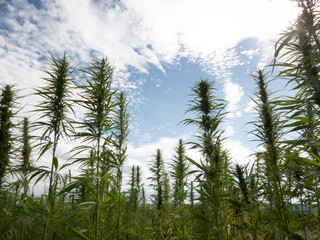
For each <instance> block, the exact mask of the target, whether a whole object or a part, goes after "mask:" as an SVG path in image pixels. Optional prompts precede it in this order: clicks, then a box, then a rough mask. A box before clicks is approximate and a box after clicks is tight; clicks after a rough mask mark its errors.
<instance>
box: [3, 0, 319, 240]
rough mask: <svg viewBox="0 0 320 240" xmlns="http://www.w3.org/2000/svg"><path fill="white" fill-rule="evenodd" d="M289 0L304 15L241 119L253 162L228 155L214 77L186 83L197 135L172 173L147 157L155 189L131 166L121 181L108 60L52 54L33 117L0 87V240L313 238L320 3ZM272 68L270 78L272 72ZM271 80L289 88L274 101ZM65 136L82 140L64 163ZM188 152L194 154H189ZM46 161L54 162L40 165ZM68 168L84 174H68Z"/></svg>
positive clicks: (118, 119)
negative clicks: (251, 112)
mask: <svg viewBox="0 0 320 240" xmlns="http://www.w3.org/2000/svg"><path fill="white" fill-rule="evenodd" d="M296 2H297V4H298V7H299V10H300V13H299V17H298V19H297V20H296V21H295V23H294V24H293V25H292V26H291V28H290V29H288V30H286V31H285V32H283V33H282V34H281V36H280V38H279V40H278V41H277V43H276V45H275V53H274V59H273V61H272V63H270V65H269V66H267V67H266V69H265V70H258V71H257V72H256V74H254V75H253V76H252V78H253V80H254V81H255V82H256V92H255V93H254V95H252V99H253V100H254V101H255V104H256V105H255V111H256V116H257V118H256V119H252V121H251V122H249V123H248V124H250V125H251V126H252V128H253V131H252V132H251V133H250V134H253V135H254V136H255V138H256V140H257V141H258V142H259V148H258V149H257V150H256V151H255V156H254V159H255V161H254V162H253V164H252V165H239V164H235V163H234V162H233V161H232V160H231V158H230V157H229V155H228V149H226V148H225V147H224V140H225V139H224V138H223V137H222V133H223V129H222V128H221V123H222V122H223V119H224V116H225V114H226V111H225V107H226V103H225V102H224V101H223V100H220V99H217V98H216V91H217V89H216V88H215V86H214V82H212V81H209V80H204V79H201V80H199V81H197V82H196V83H195V84H194V86H193V87H192V88H191V90H190V100H189V102H187V103H186V113H190V114H191V116H193V117H192V118H187V119H182V121H181V124H184V125H192V126H195V127H196V129H198V132H197V133H196V135H195V136H194V141H193V142H192V143H185V142H184V140H183V139H181V140H180V141H179V142H177V145H176V148H175V155H174V156H173V157H172V158H173V161H172V162H171V165H170V167H169V169H170V171H166V170H165V168H164V161H163V153H162V151H161V149H158V150H157V151H156V152H155V153H154V155H153V158H152V159H151V160H150V171H151V173H152V177H150V179H149V180H150V181H151V182H152V185H150V186H145V185H144V184H143V183H142V180H141V174H142V172H141V169H140V168H139V166H132V170H131V176H130V186H129V187H125V186H124V185H125V184H126V183H124V181H123V176H122V175H123V165H124V163H125V161H126V159H127V137H128V134H129V124H130V115H129V113H128V110H127V106H128V101H127V97H126V93H125V92H123V91H120V90H117V89H114V87H113V85H112V74H113V68H112V66H111V65H110V64H109V61H108V59H106V58H102V59H98V60H96V61H95V62H93V63H91V65H90V66H89V67H88V68H86V69H76V68H75V67H74V66H73V64H72V63H71V62H70V61H69V60H68V59H67V57H66V55H64V56H62V57H55V56H52V57H51V62H50V65H49V66H48V68H47V70H46V71H45V74H46V78H44V79H43V81H44V82H45V84H44V85H43V87H38V88H37V89H34V95H35V96H36V97H37V98H38V99H41V100H40V101H41V102H40V103H39V104H37V106H35V107H34V109H33V111H34V113H35V114H36V115H37V116H38V119H37V120H36V121H34V122H33V121H30V119H28V118H26V117H24V116H19V111H18V106H17V102H18V100H21V99H18V93H17V88H18V83H17V85H6V84H3V85H2V86H1V92H0V94H1V96H0V239H4V240H9V239H45V240H49V239H50V240H51V239H57V240H58V239H90V240H91V239H94V240H100V239H201V240H202V239H220V240H222V239H320V217H319V213H318V210H319V208H320V184H319V183H320V141H319V138H318V137H319V136H320V133H319V116H320V79H319V76H320V74H319V71H320V38H319V34H320V14H319V1H316V0H297V1H296ZM274 69H276V71H274V72H278V74H276V76H271V74H267V71H269V72H273V70H274ZM79 73H80V74H79ZM75 74H78V75H81V76H83V77H82V79H81V80H80V81H79V80H77V81H75V77H74V75H75ZM270 79H272V80H273V81H278V80H280V79H281V80H282V81H284V80H285V81H286V82H287V83H288V85H287V87H288V90H293V91H291V92H292V93H293V94H291V95H290V96H281V97H278V98H274V97H273V96H272V94H271V93H270V90H269V82H270ZM19 94H20V93H19ZM76 109H77V110H76ZM79 109H81V111H79ZM15 119H22V120H21V121H19V122H17V121H15ZM34 133H40V134H39V135H38V134H34ZM62 139H63V140H64V141H65V140H68V141H77V142H79V143H80V144H79V145H78V146H76V147H75V148H74V149H72V151H71V152H70V153H69V155H70V159H68V161H67V163H64V162H63V163H64V164H63V163H62V161H61V159H59V158H60V157H61V156H60V155H59V154H58V153H57V147H58V146H59V144H62ZM187 147H192V148H194V149H197V150H198V151H199V152H200V153H201V159H191V158H189V157H188V154H187V153H186V148H187ZM48 156H49V159H48V161H49V162H50V163H51V166H50V167H46V166H39V165H37V161H36V160H37V159H40V158H44V157H46V158H48ZM72 165H74V166H77V167H79V169H80V172H81V173H80V174H79V175H73V174H72V173H71V172H69V174H65V173H64V172H65V171H64V169H67V168H69V167H70V166H72ZM191 166H192V167H191ZM194 169H196V170H194ZM191 176H195V178H194V177H191ZM13 179H14V180H13ZM43 181H46V182H47V183H48V189H47V191H45V192H44V193H43V194H42V195H40V196H35V195H34V194H33V192H32V190H31V189H32V185H33V184H37V183H41V182H43ZM146 187H150V188H152V190H153V195H152V196H150V197H149V196H147V195H146V191H145V188H146ZM127 189H128V190H127Z"/></svg>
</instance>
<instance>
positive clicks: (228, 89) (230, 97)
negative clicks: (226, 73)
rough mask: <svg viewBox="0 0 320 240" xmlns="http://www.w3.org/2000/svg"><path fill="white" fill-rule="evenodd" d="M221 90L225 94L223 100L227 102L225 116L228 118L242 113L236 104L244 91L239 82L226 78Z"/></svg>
mask: <svg viewBox="0 0 320 240" xmlns="http://www.w3.org/2000/svg"><path fill="white" fill-rule="evenodd" d="M223 91H224V94H225V100H226V101H227V103H228V105H227V112H228V114H227V116H228V117H229V118H233V117H240V116H241V115H242V113H241V112H240V111H239V106H238V104H239V102H240V100H241V98H242V96H243V95H244V91H243V89H242V87H241V86H240V85H239V84H237V83H235V82H232V81H231V80H228V79H227V80H226V81H225V82H224V87H223Z"/></svg>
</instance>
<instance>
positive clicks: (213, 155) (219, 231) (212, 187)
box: [183, 79, 228, 239]
mask: <svg viewBox="0 0 320 240" xmlns="http://www.w3.org/2000/svg"><path fill="white" fill-rule="evenodd" d="M214 90H215V88H214V87H213V82H209V81H208V80H202V79H201V80H200V81H199V82H197V83H196V84H195V86H194V87H193V88H192V94H191V96H193V100H191V101H190V104H189V105H190V107H189V109H187V111H186V113H188V112H191V113H193V114H195V118H189V119H185V120H184V121H183V123H184V124H187V125H189V124H192V125H195V126H197V127H198V129H199V130H198V135H197V136H196V137H197V139H198V141H197V142H194V143H193V147H194V148H196V149H198V150H199V151H200V152H201V154H202V156H203V158H204V161H200V163H198V162H196V161H194V160H192V159H190V158H188V159H189V161H190V162H191V163H192V164H194V165H195V166H196V167H198V169H199V170H198V172H199V173H198V175H197V179H198V180H199V181H200V185H201V189H202V190H201V191H199V193H200V195H201V196H200V200H201V201H203V203H204V204H203V206H205V205H206V206H210V207H208V209H204V210H203V213H205V214H206V216H205V217H203V219H208V220H207V223H208V224H209V225H208V226H212V228H211V227H207V228H206V229H204V230H205V231H203V237H205V238H207V237H211V236H214V237H215V238H217V239H221V238H223V236H225V235H226V234H227V229H226V216H225V214H227V213H226V212H225V211H226V209H223V195H224V194H225V193H224V191H225V189H224V185H225V186H227V185H228V184H227V179H228V177H227V175H228V170H227V165H228V157H227V153H226V151H225V150H224V149H223V147H222V137H221V131H220V129H219V125H220V123H221V121H222V118H223V115H224V114H223V113H222V111H223V109H224V107H225V103H224V102H223V101H222V100H219V99H217V98H215V97H214V95H213V91H214ZM224 182H225V184H223V183H224ZM198 216H199V214H198ZM209 219H210V220H209Z"/></svg>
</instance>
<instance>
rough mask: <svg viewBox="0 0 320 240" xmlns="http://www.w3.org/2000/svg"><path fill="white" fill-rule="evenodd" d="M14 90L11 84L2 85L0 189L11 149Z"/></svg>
mask: <svg viewBox="0 0 320 240" xmlns="http://www.w3.org/2000/svg"><path fill="white" fill-rule="evenodd" d="M14 101H15V92H14V90H13V86H12V85H8V84H7V85H3V87H2V90H1V99H0V190H2V188H3V182H4V178H5V173H6V171H7V168H8V166H9V162H10V153H11V151H12V140H13V139H12V127H13V123H12V117H13V107H14Z"/></svg>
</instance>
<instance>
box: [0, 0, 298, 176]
mask: <svg viewBox="0 0 320 240" xmlns="http://www.w3.org/2000/svg"><path fill="white" fill-rule="evenodd" d="M296 12H297V9H296V7H295V6H294V4H293V3H292V2H291V1H288V0H243V1H239V0H230V1H220V0H197V1H196V0H161V1H159V0H118V1H111V0H103V1H102V0H101V1H100V0H81V1H80V0H68V1H65V0H56V1H52V0H43V1H36V0H29V1H27V0H15V1H9V0H0V72H1V75H0V82H1V83H10V84H16V86H17V87H18V88H19V89H23V93H31V92H32V88H33V87H36V86H41V84H42V81H41V79H42V78H43V77H44V76H45V75H44V73H43V71H42V70H43V69H44V68H46V66H47V65H46V64H47V63H48V56H50V55H54V56H61V55H62V54H63V52H64V51H66V52H67V56H68V57H69V59H70V60H71V61H72V62H73V63H74V64H76V65H77V66H79V67H85V66H87V64H88V62H90V61H92V60H94V59H96V58H97V57H102V56H106V57H108V58H109V60H110V62H111V63H112V65H113V66H114V68H115V72H114V83H115V85H116V86H118V87H120V88H121V89H124V90H126V91H127V92H128V96H129V100H130V108H129V110H130V114H131V134H130V136H129V143H128V161H127V163H126V165H125V172H126V174H128V172H129V169H130V166H131V165H132V164H135V165H140V166H141V168H142V171H143V174H144V177H145V179H146V178H147V177H148V176H149V172H148V164H149V162H150V160H151V158H152V154H153V153H155V151H156V149H157V148H160V149H162V150H163V153H164V159H165V162H166V163H169V162H170V159H171V158H172V153H173V152H172V151H173V148H174V147H175V146H176V144H177V142H178V139H179V138H183V139H184V140H185V141H192V140H193V138H192V136H193V135H194V134H195V132H194V131H195V129H194V128H192V127H188V126H181V125H179V122H180V121H182V120H183V119H184V118H186V115H184V112H185V110H186V109H187V104H188V100H190V97H188V95H189V94H190V93H191V92H190V88H191V87H192V86H193V85H194V83H195V81H198V80H200V78H203V79H205V78H208V79H210V80H214V81H215V83H216V84H215V86H216V88H217V89H218V90H217V92H216V94H217V96H218V97H219V98H221V99H224V100H225V101H226V102H227V104H228V105H227V111H228V112H229V113H228V114H227V116H226V118H225V122H224V123H223V128H224V129H225V136H226V137H228V139H227V140H226V141H225V146H226V148H228V149H229V151H230V155H231V156H232V158H233V160H234V161H238V162H241V163H246V162H248V161H249V160H250V158H249V157H248V156H249V155H250V154H251V153H253V151H254V149H255V147H256V143H253V142H252V140H253V137H252V136H250V135H248V134H247V132H248V131H250V127H249V126H245V123H246V122H248V121H251V120H252V118H253V117H254V114H253V111H252V110H253V106H254V105H253V102H252V101H251V99H250V97H252V96H253V92H254V88H255V85H254V82H253V80H252V78H251V77H250V74H252V73H254V72H255V71H256V70H257V69H259V68H261V67H263V66H264V65H266V64H269V63H270V61H271V59H272V55H273V51H274V43H275V41H276V39H277V38H278V37H279V35H278V34H279V33H281V31H283V30H285V29H286V27H287V26H289V25H290V24H289V23H290V22H292V21H293V19H294V18H295V16H296ZM284 85H285V83H284V82H281V81H278V82H276V83H274V84H273V86H274V88H275V89H282V88H283V86H284ZM24 103H27V104H28V105H27V106H26V107H25V110H24V111H27V110H28V109H32V104H33V102H32V99H31V98H25V99H24ZM70 145H72V144H71V143H65V144H64V145H62V146H60V151H61V152H64V151H65V150H67V149H69V148H70ZM190 155H191V156H192V157H194V158H198V155H197V153H195V152H192V151H190ZM41 161H42V162H41ZM40 162H41V164H48V162H46V160H40Z"/></svg>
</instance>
